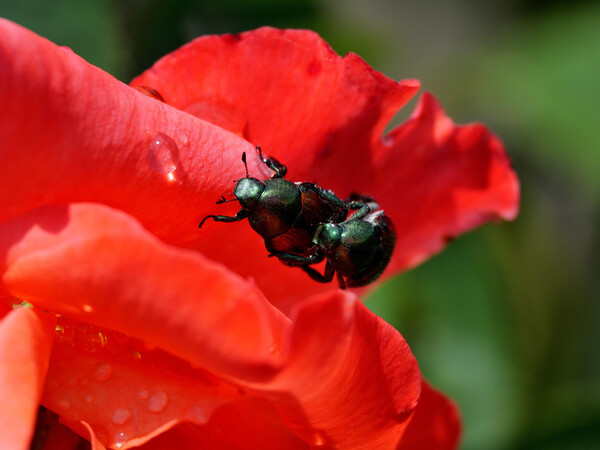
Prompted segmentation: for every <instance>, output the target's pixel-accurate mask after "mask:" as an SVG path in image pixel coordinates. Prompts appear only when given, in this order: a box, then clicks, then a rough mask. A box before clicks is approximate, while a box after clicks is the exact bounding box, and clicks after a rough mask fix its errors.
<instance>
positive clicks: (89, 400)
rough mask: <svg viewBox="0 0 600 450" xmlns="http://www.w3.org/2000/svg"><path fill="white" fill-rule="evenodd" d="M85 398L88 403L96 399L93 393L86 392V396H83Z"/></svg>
mask: <svg viewBox="0 0 600 450" xmlns="http://www.w3.org/2000/svg"><path fill="white" fill-rule="evenodd" d="M83 399H84V400H85V401H86V402H87V403H92V402H93V401H94V396H93V395H92V394H86V395H85V397H83Z"/></svg>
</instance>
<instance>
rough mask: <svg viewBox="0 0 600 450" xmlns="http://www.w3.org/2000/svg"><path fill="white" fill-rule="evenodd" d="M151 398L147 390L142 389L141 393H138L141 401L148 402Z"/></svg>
mask: <svg viewBox="0 0 600 450" xmlns="http://www.w3.org/2000/svg"><path fill="white" fill-rule="evenodd" d="M149 396H150V392H148V391H147V390H146V389H142V390H141V391H140V392H138V398H139V399H140V400H146V399H147V398H148V397H149Z"/></svg>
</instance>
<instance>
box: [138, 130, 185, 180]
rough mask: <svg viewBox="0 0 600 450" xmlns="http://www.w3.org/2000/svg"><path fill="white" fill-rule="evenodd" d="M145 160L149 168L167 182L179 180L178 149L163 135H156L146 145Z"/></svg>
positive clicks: (171, 140) (173, 142)
mask: <svg viewBox="0 0 600 450" xmlns="http://www.w3.org/2000/svg"><path fill="white" fill-rule="evenodd" d="M146 159H147V161H148V164H149V165H150V168H151V169H152V170H153V171H154V172H156V173H157V174H159V175H161V176H163V177H165V179H166V180H167V182H169V183H174V182H178V181H179V180H180V176H179V175H180V174H179V171H180V170H179V149H178V148H177V144H175V141H173V139H171V138H170V137H169V136H167V135H166V134H164V133H157V134H156V135H155V136H154V137H153V138H152V139H151V140H150V144H148V151H147V154H146Z"/></svg>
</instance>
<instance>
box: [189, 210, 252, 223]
mask: <svg viewBox="0 0 600 450" xmlns="http://www.w3.org/2000/svg"><path fill="white" fill-rule="evenodd" d="M210 218H212V219H213V220H214V221H215V222H239V221H240V220H243V219H245V218H246V210H245V209H243V208H242V209H240V210H239V211H238V213H237V214H236V215H235V216H233V217H232V216H213V215H210V216H206V217H205V218H204V219H202V222H200V225H198V228H202V225H204V222H205V221H206V219H210Z"/></svg>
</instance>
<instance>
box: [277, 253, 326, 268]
mask: <svg viewBox="0 0 600 450" xmlns="http://www.w3.org/2000/svg"><path fill="white" fill-rule="evenodd" d="M272 256H276V257H277V259H279V261H281V262H282V263H283V264H285V265H286V266H292V267H301V266H309V265H311V264H317V263H320V262H321V261H323V259H324V258H325V255H324V254H323V253H321V252H316V253H313V254H312V255H310V256H300V255H292V254H291V253H272Z"/></svg>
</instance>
